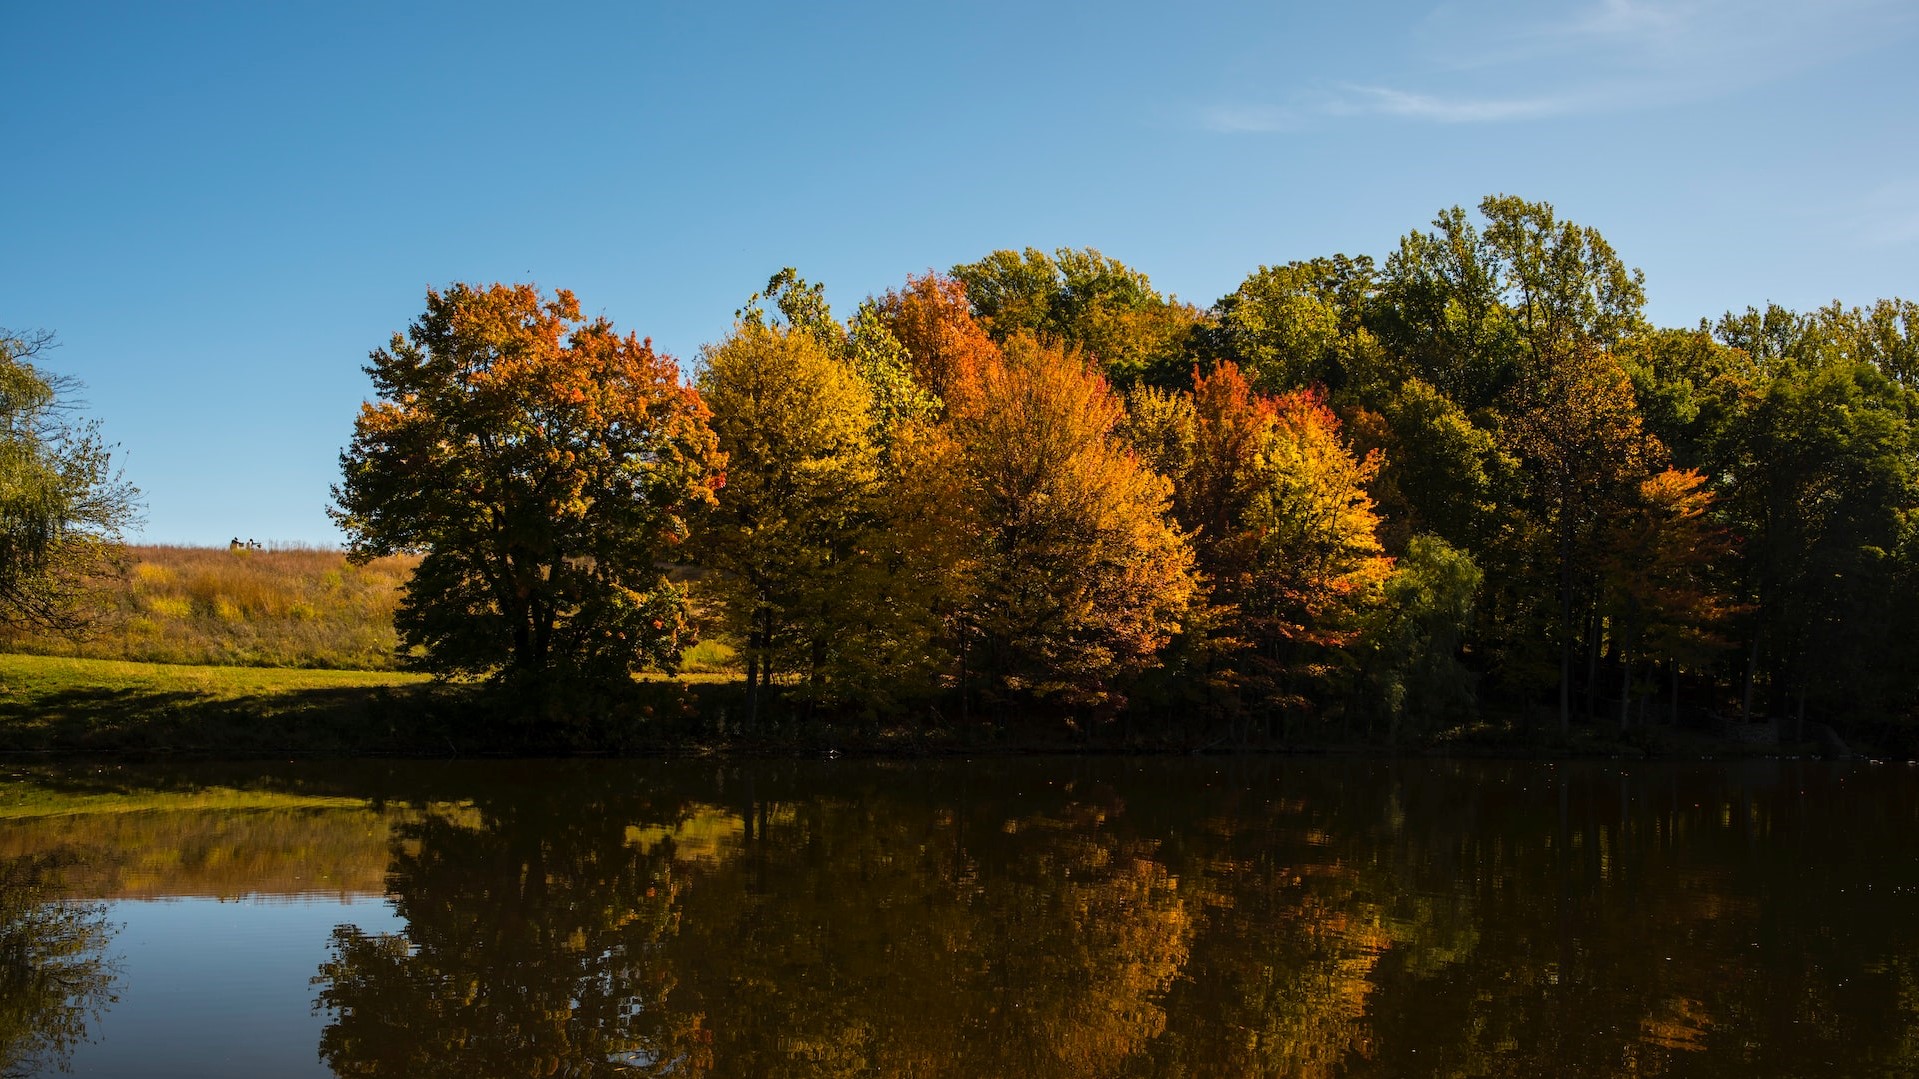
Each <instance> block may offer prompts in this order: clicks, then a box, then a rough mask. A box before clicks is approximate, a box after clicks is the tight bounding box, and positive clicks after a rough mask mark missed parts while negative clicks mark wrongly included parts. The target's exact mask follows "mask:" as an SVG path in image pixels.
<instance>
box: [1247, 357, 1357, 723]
mask: <svg viewBox="0 0 1919 1079" xmlns="http://www.w3.org/2000/svg"><path fill="white" fill-rule="evenodd" d="M1259 465H1260V474H1261V480H1262V482H1261V483H1260V484H1259V486H1258V487H1257V488H1256V489H1255V491H1254V494H1253V498H1252V501H1251V503H1250V505H1249V506H1248V507H1247V510H1246V514H1245V519H1244V525H1245V528H1246V529H1247V531H1248V532H1249V533H1250V535H1251V537H1252V538H1253V541H1254V543H1253V549H1252V556H1253V557H1252V563H1251V566H1250V572H1249V574H1248V576H1247V580H1246V584H1245V590H1244V592H1243V593H1242V594H1241V596H1240V598H1239V607H1240V610H1241V612H1242V617H1243V619H1244V624H1245V626H1246V627H1247V629H1248V631H1249V634H1250V636H1251V637H1252V638H1253V640H1254V642H1255V644H1256V645H1257V652H1256V653H1255V655H1256V656H1257V657H1258V661H1259V662H1258V665H1257V666H1256V667H1255V668H1254V669H1255V670H1256V671H1258V672H1259V673H1261V674H1262V675H1263V676H1264V678H1263V681H1264V682H1265V683H1266V685H1267V687H1268V690H1267V692H1268V693H1269V694H1270V697H1271V699H1272V701H1273V703H1275V704H1278V705H1280V706H1282V707H1285V708H1287V709H1289V710H1291V709H1295V708H1298V707H1300V706H1303V705H1305V704H1307V703H1308V701H1309V698H1308V696H1307V691H1308V690H1309V689H1312V688H1317V687H1320V686H1323V685H1324V684H1325V681H1326V679H1327V677H1328V676H1329V675H1330V674H1331V673H1332V671H1333V670H1334V669H1336V668H1337V667H1338V665H1339V660H1338V658H1337V656H1338V653H1339V652H1340V651H1342V650H1344V649H1346V648H1347V647H1349V646H1350V645H1352V644H1353V643H1354V642H1355V641H1356V640H1357V639H1358V637H1359V635H1360V633H1361V631H1362V630H1363V628H1364V622H1363V615H1364V612H1365V611H1366V610H1367V609H1368V608H1369V607H1370V606H1372V605H1373V604H1374V603H1376V602H1377V599H1378V595H1377V592H1378V588H1379V586H1380V585H1381V584H1382V583H1383V582H1384V581H1385V579H1386V576H1387V574H1388V573H1389V572H1390V571H1391V569H1392V560H1391V559H1389V558H1387V557H1386V555H1385V552H1384V550H1383V549H1382V548H1381V547H1380V544H1379V537H1378V530H1379V518H1378V516H1377V515H1376V514H1375V513H1374V512H1373V500H1372V496H1371V495H1370V494H1368V493H1367V490H1366V484H1367V482H1368V481H1370V480H1371V479H1372V477H1373V475H1374V473H1375V472H1377V470H1378V468H1379V462H1378V460H1377V459H1376V458H1373V457H1367V458H1363V459H1362V458H1356V457H1355V456H1354V455H1353V454H1352V452H1351V451H1350V450H1349V449H1348V448H1347V447H1346V445H1345V443H1344V441H1343V440H1342V438H1341V437H1340V424H1339V419H1338V417H1336V416H1334V415H1333V412H1332V410H1331V409H1330V408H1328V407H1326V404H1325V402H1324V401H1323V400H1322V399H1321V398H1320V397H1319V396H1318V395H1316V394H1313V393H1311V392H1308V391H1297V392H1294V393H1290V394H1286V395H1283V396H1282V397H1280V398H1279V399H1278V400H1277V401H1276V402H1275V403H1274V423H1273V425H1272V428H1271V430H1270V432H1269V434H1268V435H1267V438H1266V441H1265V445H1264V446H1263V447H1262V449H1261V452H1260V459H1259Z"/></svg>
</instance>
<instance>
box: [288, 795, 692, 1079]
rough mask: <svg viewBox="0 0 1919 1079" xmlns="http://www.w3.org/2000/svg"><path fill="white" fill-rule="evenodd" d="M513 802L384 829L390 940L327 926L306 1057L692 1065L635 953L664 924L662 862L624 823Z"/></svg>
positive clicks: (381, 1071)
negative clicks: (393, 923)
mask: <svg viewBox="0 0 1919 1079" xmlns="http://www.w3.org/2000/svg"><path fill="white" fill-rule="evenodd" d="M551 808H552V807H551V806H550V805H548V806H541V805H531V806H528V807H527V808H526V811H523V812H517V813H514V814H511V815H505V816H502V815H487V816H485V817H484V819H483V820H482V821H462V820H456V819H453V818H450V817H447V816H442V815H437V814H436V815H429V816H427V817H426V818H425V819H423V820H421V821H418V822H416V823H411V824H406V825H402V826H401V827H400V828H399V829H398V830H397V835H396V839H395V844H394V849H395V854H394V858H393V862H392V869H391V873H390V876H389V880H390V881H391V885H392V894H393V896H394V900H395V903H396V906H397V908H398V911H399V913H400V914H401V915H402V916H403V917H404V918H405V919H406V921H407V930H406V933H405V934H404V936H400V935H386V934H381V935H368V934H364V933H362V932H360V931H359V930H358V929H356V928H354V927H352V926H341V927H339V928H338V929H336V930H335V931H334V935H333V945H332V947H333V955H332V957H331V958H330V959H329V960H328V961H327V962H326V963H325V964H324V965H323V966H322V967H321V968H320V973H319V976H318V977H317V978H316V979H315V983H316V985H318V986H320V994H319V1000H318V1004H319V1006H321V1007H324V1008H326V1009H327V1010H329V1011H330V1012H331V1013H332V1016H333V1018H332V1022H331V1023H329V1024H328V1026H327V1028H326V1030H325V1032H324V1034H323V1035H322V1038H321V1042H320V1055H321V1058H322V1059H324V1060H325V1061H326V1062H327V1063H328V1064H329V1065H330V1066H331V1067H332V1068H333V1069H334V1071H335V1072H336V1073H338V1074H340V1075H343V1076H421V1077H431V1076H474V1075H556V1074H558V1075H568V1076H594V1075H611V1074H616V1073H617V1074H633V1073H634V1070H638V1071H639V1072H640V1073H655V1072H657V1073H661V1074H665V1073H672V1074H697V1073H699V1072H700V1071H701V1070H702V1065H703V1060H704V1054H705V1045H704V1032H703V1031H702V1030H701V1029H700V1027H699V1023H698V1021H697V1017H695V1018H692V1019H687V1020H681V1019H680V1018H679V1017H676V1016H674V1015H672V1014H670V1013H669V1012H668V1011H667V1010H666V1009H665V1008H664V1007H663V1006H662V1002H663V1000H664V998H665V997H666V995H667V993H668V991H669V990H670V989H671V986H672V981H671V977H670V970H669V968H668V967H666V966H665V965H663V964H660V963H658V962H655V961H654V960H653V958H652V954H653V953H654V952H655V951H656V950H657V949H658V947H659V946H660V943H661V942H662V940H664V939H665V938H667V937H669V936H670V935H671V934H672V933H673V931H674V929H675V924H674V922H675V918H676V913H675V910H674V906H675V904H674V895H675V892H676V891H677V890H678V889H679V887H680V884H679V882H678V881H676V880H675V878H674V874H673V865H672V862H671V860H670V859H669V858H667V857H665V856H663V855H661V854H649V853H647V852H645V851H643V850H641V849H638V848H636V847H635V846H633V845H630V844H628V843H627V842H626V835H625V826H624V822H622V821H619V820H617V819H614V818H612V817H610V816H609V815H607V814H604V813H599V812H595V809H597V808H598V807H593V806H590V805H580V806H578V807H577V809H578V812H577V813H555V812H552V811H551Z"/></svg>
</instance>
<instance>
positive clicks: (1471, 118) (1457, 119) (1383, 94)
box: [1326, 86, 1579, 124]
mask: <svg viewBox="0 0 1919 1079" xmlns="http://www.w3.org/2000/svg"><path fill="white" fill-rule="evenodd" d="M1577 107H1579V102H1578V101H1577V100H1576V99H1573V98H1565V97H1533V98H1524V97H1511V98H1463V97H1462V98H1445V97H1437V96H1434V95H1432V94H1416V93H1411V92H1409V91H1406V90H1395V89H1393V88H1392V87H1389V86H1349V87H1346V88H1345V96H1344V97H1342V98H1341V99H1340V100H1339V101H1337V102H1335V103H1333V104H1330V105H1328V106H1326V110H1327V111H1328V112H1329V113H1335V114H1344V115H1365V114H1378V115H1382V116H1403V117H1406V118H1408V119H1413V120H1432V121H1434V122H1436V123H1442V124H1484V123H1497V122H1499V121H1502V120H1533V119H1538V118H1540V117H1545V116H1554V115H1557V114H1560V113H1563V112H1567V111H1570V110H1572V109H1575V108H1577Z"/></svg>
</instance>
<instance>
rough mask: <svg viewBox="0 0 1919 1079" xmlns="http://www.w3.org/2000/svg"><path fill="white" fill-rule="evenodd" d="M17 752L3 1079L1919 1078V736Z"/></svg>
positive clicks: (8, 825)
mask: <svg viewBox="0 0 1919 1079" xmlns="http://www.w3.org/2000/svg"><path fill="white" fill-rule="evenodd" d="M11 771H12V773H13V774H12V775H11V777H10V778H8V779H7V780H6V781H5V784H4V786H0V1074H12V1073H15V1072H18V1073H23V1074H36V1073H39V1072H48V1073H53V1072H58V1071H60V1070H61V1069H62V1068H65V1069H68V1070H70V1071H71V1073H72V1074H75V1075H81V1076H119V1075H125V1076H136V1075H137V1076H165V1075H181V1076H227V1075H232V1076H240V1075H246V1076H256V1075H275V1076H295V1075H319V1076H324V1075H329V1074H338V1075H353V1076H395V1077H399V1076H410V1077H417V1076H442V1075H444V1076H508V1075H565V1076H601V1075H606V1076H613V1075H650V1074H660V1075H668V1074H670V1075H677V1076H698V1075H713V1076H829V1075H830V1076H841V1075H872V1076H944V1075H951V1076H1014V1075H1018V1076H1189V1077H1190V1076H1244V1075H1273V1076H1322V1075H1324V1076H1331V1075H1341V1076H1401V1075H1472V1076H1536V1075H1594V1076H1597V1075H1608V1076H1610V1075H1619V1074H1646V1075H1688V1076H1719V1075H1724V1076H1753V1075H1851V1076H1871V1075H1909V1074H1913V1073H1914V1071H1915V1069H1919V917H1915V914H1916V913H1919V768H1909V767H1908V766H1906V765H1905V764H1898V765H1890V764H1887V765H1874V764H1864V763H1861V764H1826V763H1819V762H1812V761H1761V762H1746V763H1738V764H1715V763H1709V762H1698V763H1689V764H1674V763H1623V762H1580V763H1573V764H1550V763H1540V762H1512V763H1508V762H1482V761H1464V762H1462V761H1434V760H1412V761H1392V760H1382V759H1359V758H1355V759H1286V758H1250V759H1248V758H1230V759H1227V758H1203V759H1191V758H1180V759H1148V760H1138V759H1112V758H1107V759H1096V758H1086V759H1019V760H974V761H945V762H932V763H923V762H913V763H902V762H870V761H838V760H835V761H808V762H756V763H731V764H716V763H710V762H704V763H701V762H671V763H632V762H550V761H549V762H492V763H444V764H436V763H419V762H388V763H380V764H370V765H369V764H358V765H351V766H323V765H291V764H286V765H277V766H265V765H251V766H236V765H222V766H204V767H193V768H189V767H172V768H135V767H71V768H57V767H27V766H23V765H18V764H16V765H14V766H12V767H11ZM0 774H4V773H0Z"/></svg>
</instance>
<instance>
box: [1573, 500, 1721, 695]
mask: <svg viewBox="0 0 1919 1079" xmlns="http://www.w3.org/2000/svg"><path fill="white" fill-rule="evenodd" d="M1602 542H1603V544H1604V547H1603V554H1602V556H1601V557H1602V562H1601V567H1602V573H1603V578H1604V580H1603V585H1604V596H1603V601H1604V605H1605V609H1606V611H1607V613H1608V615H1609V616H1610V623H1611V628H1612V635H1613V637H1614V640H1615V643H1616V645H1617V651H1618V661H1619V668H1620V683H1621V684H1620V694H1619V727H1620V729H1621V730H1624V729H1625V728H1626V727H1627V726H1628V723H1629V720H1630V717H1631V707H1632V702H1633V698H1634V692H1635V691H1634V688H1633V672H1634V669H1635V663H1636V662H1640V661H1645V660H1651V661H1662V660H1663V661H1664V662H1665V663H1666V664H1667V665H1668V668H1669V674H1670V677H1671V684H1672V686H1673V691H1674V693H1675V695H1676V694H1677V692H1678V689H1677V687H1678V677H1679V673H1678V672H1679V666H1680V665H1681V664H1682V663H1683V664H1685V665H1687V666H1691V667H1694V668H1698V667H1700V666H1703V665H1705V664H1707V663H1710V662H1711V661H1712V660H1713V659H1715V658H1717V657H1718V655H1719V654H1720V653H1722V652H1724V651H1725V650H1726V649H1727V647H1728V646H1729V645H1730V644H1731V641H1730V639H1729V637H1728V631H1729V630H1730V628H1731V621H1732V619H1733V617H1734V616H1735V615H1736V614H1738V613H1740V608H1739V605H1738V604H1737V603H1736V602H1735V601H1734V600H1733V598H1732V595H1731V590H1730V588H1729V587H1728V583H1729V582H1728V581H1727V579H1726V577H1727V575H1728V574H1729V572H1730V570H1731V566H1730V563H1731V561H1732V555H1733V553H1734V546H1735V545H1734V544H1733V542H1732V536H1731V533H1730V532H1728V531H1727V529H1726V528H1725V526H1724V525H1722V524H1720V523H1719V522H1718V521H1717V520H1716V519H1715V517H1714V513H1713V494H1712V491H1711V489H1710V488H1708V487H1707V486H1706V478H1705V476H1704V475H1702V474H1701V473H1699V472H1696V471H1693V470H1691V469H1685V470H1680V469H1670V468H1669V469H1665V470H1663V471H1661V472H1659V473H1658V474H1656V475H1653V476H1650V477H1648V478H1647V479H1645V480H1642V481H1641V482H1640V483H1639V489H1638V491H1637V497H1635V498H1633V499H1631V500H1630V501H1628V502H1627V503H1626V504H1625V505H1624V506H1622V507H1621V508H1620V510H1619V512H1617V513H1616V514H1615V515H1614V516H1613V517H1612V518H1611V519H1610V520H1609V521H1608V522H1607V523H1606V525H1605V536H1604V538H1603V541H1602ZM1677 708H1678V704H1677V701H1676V700H1675V701H1674V703H1673V710H1674V711H1675V712H1676V711H1677Z"/></svg>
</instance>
